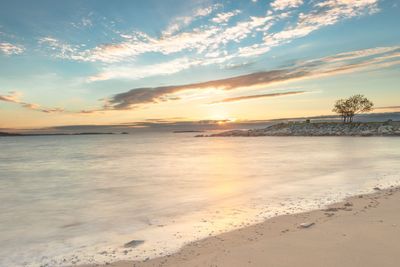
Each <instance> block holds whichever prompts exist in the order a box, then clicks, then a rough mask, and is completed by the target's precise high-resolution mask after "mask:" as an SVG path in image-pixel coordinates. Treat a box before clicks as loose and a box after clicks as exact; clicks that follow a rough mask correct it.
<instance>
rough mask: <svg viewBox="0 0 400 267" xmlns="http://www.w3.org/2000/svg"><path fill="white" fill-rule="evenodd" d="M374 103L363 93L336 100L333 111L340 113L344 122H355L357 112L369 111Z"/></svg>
mask: <svg viewBox="0 0 400 267" xmlns="http://www.w3.org/2000/svg"><path fill="white" fill-rule="evenodd" d="M373 106H374V104H373V103H372V102H371V101H370V100H369V99H368V98H366V97H365V96H363V95H353V96H351V97H349V98H347V99H339V100H337V101H336V103H335V106H334V108H333V110H332V111H333V112H336V113H338V114H339V115H340V116H341V117H342V119H343V122H344V123H346V122H353V118H354V116H355V115H356V114H360V113H363V112H368V111H371V110H372V109H373Z"/></svg>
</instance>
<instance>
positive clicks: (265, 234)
mask: <svg viewBox="0 0 400 267" xmlns="http://www.w3.org/2000/svg"><path fill="white" fill-rule="evenodd" d="M375 191H376V193H373V194H367V195H359V196H354V197H350V198H348V199H346V200H345V201H343V202H340V203H336V204H333V205H330V206H328V207H327V208H325V209H321V210H315V211H311V212H305V213H299V214H292V215H283V216H278V217H275V218H272V219H269V220H266V221H265V222H263V223H260V224H256V225H252V226H249V227H245V228H242V229H237V230H234V231H231V232H228V233H224V234H221V235H217V236H214V237H209V238H206V239H203V240H201V241H198V242H193V243H190V244H188V245H186V246H184V247H183V248H182V249H181V250H180V251H179V252H177V253H175V254H172V255H168V256H164V257H160V258H155V259H151V260H147V261H142V262H129V261H125V262H116V263H113V264H111V265H108V266H115V267H128V266H137V267H139V266H140V267H146V266H274V267H275V266H282V267H286V266H352V267H354V266H363V267H365V266H399V262H400V254H399V253H398V252H399V251H400V243H399V242H398V240H399V239H400V206H399V203H400V193H399V191H400V189H399V188H394V187H393V188H390V189H387V190H380V189H378V188H375Z"/></svg>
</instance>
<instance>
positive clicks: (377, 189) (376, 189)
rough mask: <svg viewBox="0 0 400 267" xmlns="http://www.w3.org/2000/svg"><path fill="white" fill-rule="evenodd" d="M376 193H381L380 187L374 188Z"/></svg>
mask: <svg viewBox="0 0 400 267" xmlns="http://www.w3.org/2000/svg"><path fill="white" fill-rule="evenodd" d="M374 190H375V191H381V190H382V189H380V188H379V187H374Z"/></svg>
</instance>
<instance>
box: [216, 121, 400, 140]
mask: <svg viewBox="0 0 400 267" xmlns="http://www.w3.org/2000/svg"><path fill="white" fill-rule="evenodd" d="M382 135H385V136H388V135H392V136H397V135H400V123H399V122H392V123H391V124H390V125H385V123H384V122H378V123H368V122H357V123H346V124H344V123H337V122H318V123H304V122H290V123H278V124H275V125H271V126H268V127H266V128H264V129H253V130H231V131H226V132H221V133H218V134H212V135H210V136H211V137H214V136H215V137H217V136H382Z"/></svg>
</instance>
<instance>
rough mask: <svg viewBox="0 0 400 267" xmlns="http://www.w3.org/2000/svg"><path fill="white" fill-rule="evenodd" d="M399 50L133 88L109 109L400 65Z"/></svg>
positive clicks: (114, 99)
mask: <svg viewBox="0 0 400 267" xmlns="http://www.w3.org/2000/svg"><path fill="white" fill-rule="evenodd" d="M399 52H400V46H394V47H378V48H374V49H364V50H357V51H352V52H347V53H340V54H337V55H333V56H327V57H323V58H319V59H315V60H308V61H303V62H298V63H296V64H294V65H293V66H290V67H288V68H284V69H275V70H269V71H262V72H256V73H251V74H247V75H240V76H236V77H231V78H226V79H219V80H212V81H207V82H200V83H192V84H184V85H170V86H160V87H143V88H134V89H131V90H129V91H127V92H124V93H120V94H117V95H114V96H112V97H111V98H110V99H108V100H107V109H130V108H135V107H137V106H140V105H142V104H149V103H159V102H165V101H171V100H174V99H175V98H174V94H175V93H178V92H181V91H186V90H204V89H209V88H213V89H218V90H233V89H238V88H249V87H254V86H266V85H270V84H274V83H279V82H289V81H293V80H296V79H308V78H318V77H324V76H333V75H338V74H344V73H349V72H356V71H361V70H365V69H380V68H384V67H390V66H393V65H399V64H400V53H399ZM343 55H346V56H343ZM333 59H334V60H333Z"/></svg>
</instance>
